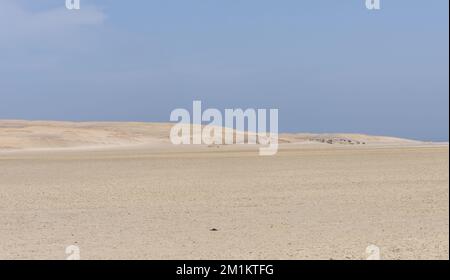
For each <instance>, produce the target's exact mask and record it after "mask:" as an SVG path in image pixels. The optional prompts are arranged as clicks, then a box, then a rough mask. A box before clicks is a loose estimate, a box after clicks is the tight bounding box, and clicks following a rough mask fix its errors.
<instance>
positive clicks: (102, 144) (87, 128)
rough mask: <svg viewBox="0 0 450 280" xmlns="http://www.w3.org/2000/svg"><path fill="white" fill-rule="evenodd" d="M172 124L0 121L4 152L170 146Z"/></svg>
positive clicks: (311, 138) (393, 141) (320, 139)
mask: <svg viewBox="0 0 450 280" xmlns="http://www.w3.org/2000/svg"><path fill="white" fill-rule="evenodd" d="M172 125H173V124H169V123H129V122H80V123H76V122H49V121H19V120H17V121H14V120H13V121H6V120H4V121H2V120H0V151H6V150H30V149H61V148H65V149H69V148H72V149H73V148H78V149H79V148H91V149H92V148H113V147H130V146H136V145H147V146H156V147H159V146H161V145H170V144H171V143H170V140H169V133H170V128H171V127H172ZM279 142H280V143H281V144H287V143H295V144H305V143H307V144H308V143H313V144H344V145H366V144H368V145H370V144H378V145H379V144H390V145H405V144H420V142H418V141H412V140H406V139H400V138H393V137H380V136H369V135H362V134H281V135H280V137H279Z"/></svg>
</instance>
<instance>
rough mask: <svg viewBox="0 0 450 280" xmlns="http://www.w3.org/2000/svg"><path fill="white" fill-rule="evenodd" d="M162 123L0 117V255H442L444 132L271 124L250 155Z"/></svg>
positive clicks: (445, 228)
mask: <svg viewBox="0 0 450 280" xmlns="http://www.w3.org/2000/svg"><path fill="white" fill-rule="evenodd" d="M169 129H170V125H169V124H146V123H69V122H27V121H1V122H0V149H2V150H3V152H0V259H65V258H66V257H67V254H66V252H65V249H66V247H67V246H69V245H75V246H78V247H79V248H80V256H81V258H82V259H184V258H186V259H205V258H211V259H242V258H244V259H365V258H366V257H367V253H366V248H367V246H369V245H376V246H378V247H379V248H380V257H381V258H382V259H448V258H449V250H448V249H449V187H448V185H449V173H448V170H449V158H448V144H442V145H431V144H424V143H420V142H415V141H409V140H403V139H396V138H388V137H374V136H366V135H356V134H326V135H316V134H282V135H281V136H280V137H281V139H282V141H281V142H282V143H284V144H282V145H281V146H280V150H279V152H278V153H277V154H276V155H275V156H271V157H261V156H258V153H256V152H255V151H254V148H251V147H250V146H248V145H229V146H220V148H216V147H213V148H211V147H208V146H195V145H183V147H174V146H173V145H171V144H170V142H169V140H168V130H169ZM349 141H350V142H349ZM329 142H330V143H331V144H329ZM363 143H364V144H363ZM11 151H12V152H11ZM17 151H18V152H17ZM213 229H214V230H213Z"/></svg>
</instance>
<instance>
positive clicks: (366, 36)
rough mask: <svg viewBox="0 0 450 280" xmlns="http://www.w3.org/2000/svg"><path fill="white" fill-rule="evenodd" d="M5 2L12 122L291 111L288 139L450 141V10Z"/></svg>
mask: <svg viewBox="0 0 450 280" xmlns="http://www.w3.org/2000/svg"><path fill="white" fill-rule="evenodd" d="M64 2H65V0H39V1H36V0H0V119H51V120H135V121H168V120H169V116H170V112H171V111H172V110H173V109H175V108H178V107H182V108H190V107H191V106H192V101H193V100H194V99H199V100H202V101H203V105H204V107H215V108H218V109H225V108H238V107H242V108H247V107H252V108H279V110H280V112H279V114H280V130H282V131H301V132H362V133H370V134H380V135H393V136H402V137H409V138H417V139H424V140H445V141H448V135H449V130H448V125H449V105H448V102H449V79H448V75H449V37H448V36H449V33H448V32H449V30H448V20H449V18H448V17H449V16H448V8H449V7H448V5H449V1H448V0H431V1H430V0H416V1H414V0H381V4H382V9H381V10H380V11H369V10H367V9H366V8H365V4H364V2H365V1H364V0H341V1H336V0H282V1H279V0H277V1H276V0H242V1H238V0H179V1H174V0H133V1H125V0H123V1H121V0H81V5H82V7H81V10H79V11H69V10H66V9H65V4H64Z"/></svg>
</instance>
